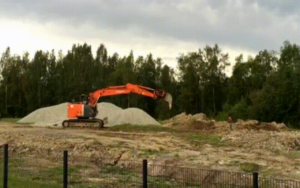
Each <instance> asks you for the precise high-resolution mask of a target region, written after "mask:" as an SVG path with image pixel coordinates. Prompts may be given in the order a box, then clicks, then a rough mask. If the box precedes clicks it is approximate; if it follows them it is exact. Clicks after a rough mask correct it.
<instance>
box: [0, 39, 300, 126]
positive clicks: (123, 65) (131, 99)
mask: <svg viewBox="0 0 300 188" xmlns="http://www.w3.org/2000/svg"><path fill="white" fill-rule="evenodd" d="M55 54H56V53H55V51H54V50H53V51H51V52H48V51H47V52H44V51H37V52H36V53H35V54H34V55H33V57H32V59H30V58H29V54H28V53H24V54H19V55H12V54H11V51H10V48H9V47H7V49H6V50H5V51H4V52H3V53H2V56H1V60H0V68H1V69H0V71H1V74H0V76H1V82H0V100H1V101H0V113H1V115H2V117H23V116H25V115H27V114H28V113H30V112H32V111H34V110H36V109H38V108H42V107H47V106H51V105H56V104H60V103H63V102H71V101H72V100H73V99H75V101H78V100H80V98H79V97H80V95H81V94H88V93H90V92H92V91H94V90H97V89H100V88H104V87H107V86H117V85H124V84H126V83H133V84H139V85H144V86H148V87H151V88H154V89H161V90H165V91H167V92H169V93H171V94H172V96H173V108H172V109H171V110H169V109H168V105H167V104H166V103H164V102H163V101H159V100H153V99H151V98H146V97H142V96H138V95H135V94H132V95H126V96H125V95H124V96H113V97H105V98H100V101H99V102H104V101H105V102H112V103H114V104H115V105H118V106H120V107H122V108H128V107H137V108H140V109H142V110H144V111H146V112H147V113H149V114H150V115H151V116H152V117H154V118H156V119H159V120H164V119H167V118H170V117H172V116H174V115H177V114H179V113H181V112H186V113H190V114H195V113H200V112H202V113H205V114H206V115H208V116H209V117H211V118H215V119H217V120H226V119H227V116H228V114H231V115H232V116H233V118H234V119H235V120H236V119H256V120H259V121H266V122H270V121H276V122H284V123H286V124H287V125H289V126H293V127H295V128H297V127H300V123H299V122H300V104H299V102H300V47H299V46H298V45H297V44H293V43H291V42H289V41H284V42H283V44H282V46H281V47H280V49H279V50H278V51H274V50H267V49H262V50H261V51H259V52H258V53H257V54H256V55H255V56H254V57H251V56H249V57H244V56H243V54H241V55H239V56H238V57H236V58H235V62H229V55H228V53H226V52H223V51H222V50H221V47H219V46H218V45H217V44H215V45H214V46H208V45H206V46H204V47H203V48H199V49H198V51H195V52H189V53H187V54H180V55H179V56H178V57H177V59H176V61H177V62H176V63H177V67H176V69H174V68H171V67H170V66H168V65H166V64H164V63H163V61H162V59H160V58H156V59H155V58H154V57H153V55H152V54H151V53H150V54H148V55H147V56H145V57H143V56H138V57H135V56H134V53H133V51H131V52H130V53H129V54H128V55H127V56H124V57H121V56H120V55H118V53H113V55H111V56H109V55H108V52H107V49H106V47H105V45H104V44H100V45H99V47H98V48H97V51H96V54H95V55H93V54H92V48H91V46H90V45H88V44H86V43H84V44H82V45H81V44H77V45H75V44H74V45H73V46H72V48H71V50H69V51H68V52H67V53H66V54H63V53H62V52H61V51H58V53H57V54H58V55H55ZM230 64H232V65H233V66H232V75H230V76H227V75H226V74H225V68H227V67H228V66H230ZM99 113H101V112H99Z"/></svg>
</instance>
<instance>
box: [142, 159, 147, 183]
mask: <svg viewBox="0 0 300 188" xmlns="http://www.w3.org/2000/svg"><path fill="white" fill-rule="evenodd" d="M147 176H148V170H147V159H144V160H143V188H147V184H148V182H147Z"/></svg>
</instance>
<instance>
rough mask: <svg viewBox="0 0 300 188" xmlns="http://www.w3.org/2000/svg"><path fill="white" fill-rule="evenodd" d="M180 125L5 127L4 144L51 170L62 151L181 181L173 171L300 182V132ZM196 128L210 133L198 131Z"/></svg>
mask: <svg viewBox="0 0 300 188" xmlns="http://www.w3.org/2000/svg"><path fill="white" fill-rule="evenodd" d="M177 121H178V120H176V122H175V123H174V122H173V123H170V122H166V123H165V124H164V126H165V127H169V128H170V131H161V132H160V131H154V132H152V131H146V132H137V131H131V132H124V131H112V130H110V128H106V129H102V130H88V129H62V128H60V127H56V128H55V127H54V128H46V127H31V126H29V125H22V124H14V123H6V122H0V144H5V143H8V144H9V148H10V155H12V156H32V157H34V158H37V159H40V160H36V161H37V163H39V164H40V163H41V164H45V165H46V166H47V165H50V164H51V162H49V161H47V160H46V159H48V158H49V159H50V158H51V159H59V160H61V159H62V154H63V151H64V150H68V151H69V154H70V156H71V158H73V159H78V160H81V159H89V160H100V159H106V160H107V163H109V164H111V165H116V164H117V163H121V162H122V161H141V160H142V159H144V158H147V159H148V160H149V164H157V165H170V166H171V167H172V169H173V171H172V170H170V169H169V171H168V170H164V173H170V174H174V173H175V175H176V174H177V175H176V176H179V175H178V174H180V173H179V172H178V173H176V170H175V171H174V169H175V168H174V167H179V166H185V167H193V168H202V169H203V168H207V169H218V170H226V171H234V172H249V171H251V170H258V171H259V172H260V175H261V176H266V177H272V178H275V177H276V178H288V179H295V180H297V179H300V147H299V143H300V132H299V131H292V130H288V129H282V130H280V131H278V130H265V129H250V128H247V127H246V128H244V129H242V128H241V127H239V126H240V125H238V124H236V125H234V126H233V128H234V130H233V131H230V130H229V124H228V123H227V122H214V123H213V126H211V125H210V124H207V125H205V126H204V125H203V124H201V123H199V122H198V123H195V122H194V123H193V124H189V123H186V124H185V125H184V126H183V125H181V124H180V123H178V122H177ZM201 121H202V120H201ZM197 125H198V126H201V127H205V129H198V128H197ZM189 126H191V127H190V129H189ZM207 127H213V128H211V129H210V128H207ZM162 130H163V129H162ZM172 130H174V131H172ZM178 130H179V131H178ZM180 130H181V131H180ZM253 168H255V169H253ZM150 173H151V172H150ZM156 173H157V172H156Z"/></svg>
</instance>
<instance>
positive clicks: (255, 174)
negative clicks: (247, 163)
mask: <svg viewBox="0 0 300 188" xmlns="http://www.w3.org/2000/svg"><path fill="white" fill-rule="evenodd" d="M253 188H258V172H253Z"/></svg>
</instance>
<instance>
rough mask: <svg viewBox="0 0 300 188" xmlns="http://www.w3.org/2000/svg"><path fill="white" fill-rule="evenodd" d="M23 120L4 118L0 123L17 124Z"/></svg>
mask: <svg viewBox="0 0 300 188" xmlns="http://www.w3.org/2000/svg"><path fill="white" fill-rule="evenodd" d="M20 119H21V118H2V119H0V121H4V122H8V123H17V122H18V121H19V120H20Z"/></svg>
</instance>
